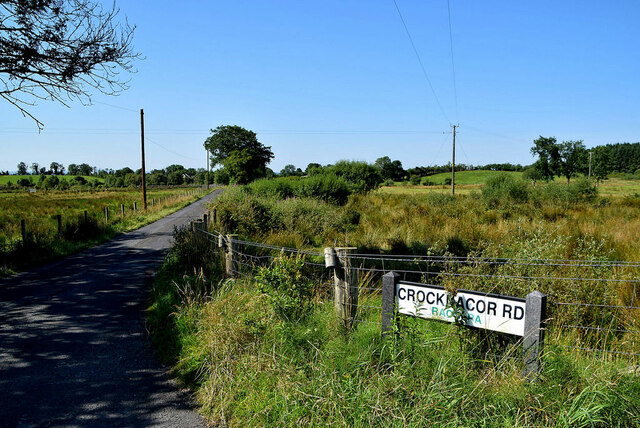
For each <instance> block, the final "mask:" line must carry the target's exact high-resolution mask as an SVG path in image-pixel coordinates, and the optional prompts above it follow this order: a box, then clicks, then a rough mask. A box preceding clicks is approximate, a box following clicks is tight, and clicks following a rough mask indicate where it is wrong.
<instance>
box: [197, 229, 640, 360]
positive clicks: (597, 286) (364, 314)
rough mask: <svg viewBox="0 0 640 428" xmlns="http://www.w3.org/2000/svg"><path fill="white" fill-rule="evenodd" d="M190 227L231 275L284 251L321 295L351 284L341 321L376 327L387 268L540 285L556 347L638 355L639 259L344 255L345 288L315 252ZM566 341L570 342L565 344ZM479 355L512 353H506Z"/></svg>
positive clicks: (415, 275)
mask: <svg viewBox="0 0 640 428" xmlns="http://www.w3.org/2000/svg"><path fill="white" fill-rule="evenodd" d="M193 230H194V232H199V233H200V234H201V235H202V236H203V237H204V238H205V239H206V240H207V241H208V242H210V243H211V244H212V245H214V246H219V245H222V250H223V251H226V253H227V254H229V255H231V257H232V260H233V264H232V267H231V269H230V273H231V274H233V275H234V276H236V277H239V278H247V279H251V278H252V275H253V273H254V271H255V270H256V269H257V268H259V267H264V266H268V265H269V264H270V263H272V262H273V260H275V259H277V258H278V257H281V256H282V255H283V254H290V255H294V256H301V257H302V259H303V262H304V265H305V267H306V268H307V269H308V270H309V273H310V275H312V277H313V279H314V281H316V283H317V284H318V285H319V286H320V287H321V289H322V290H325V291H323V293H326V292H330V291H336V290H343V292H347V290H353V289H357V290H358V292H359V302H358V304H357V305H356V312H355V316H352V317H344V319H343V320H344V321H345V322H346V323H349V324H373V325H381V321H380V319H381V318H380V316H381V311H382V304H381V301H380V298H381V292H382V285H381V279H382V275H384V274H386V273H388V272H390V271H394V272H396V273H398V274H400V276H401V278H402V279H403V280H405V281H413V282H416V280H419V282H420V283H425V282H429V283H432V284H434V285H445V284H449V285H451V286H453V288H456V289H459V288H460V289H461V288H465V289H475V288H473V287H474V286H475V285H477V283H479V282H481V283H485V284H489V286H490V288H488V289H482V290H479V289H478V290H477V291H482V292H498V293H501V292H502V289H503V288H505V287H516V288H518V289H522V285H521V284H524V283H530V290H529V291H533V290H534V289H535V288H537V289H540V287H543V288H544V291H543V292H544V293H545V294H546V295H547V298H548V311H549V316H550V318H549V326H548V330H549V334H552V335H554V337H556V338H558V340H559V343H558V346H559V347H562V348H567V349H574V350H578V351H588V352H604V353H609V354H612V355H623V356H630V357H636V356H638V355H640V340H639V339H640V307H639V306H638V304H637V300H638V299H637V297H636V296H637V288H638V287H637V284H638V283H640V275H639V268H640V262H625V261H600V260H563V259H522V258H513V259H509V258H488V257H459V256H432V255H428V256H420V255H417V256H413V255H387V254H347V255H341V256H340V257H342V262H343V263H347V266H349V269H350V270H351V271H352V272H353V273H354V274H355V275H356V276H357V277H358V278H359V283H358V284H357V285H356V286H345V285H344V284H342V283H340V282H335V281H334V279H333V278H334V273H333V271H332V270H330V269H327V268H326V267H325V264H324V263H322V262H321V261H320V260H318V259H322V258H323V257H324V253H323V252H320V251H314V250H301V249H296V248H290V247H282V246H277V245H270V244H264V243H256V242H251V241H246V240H239V239H235V238H234V239H233V240H231V238H230V237H229V236H226V235H224V234H223V233H222V232H221V231H218V230H213V229H212V228H209V230H204V227H201V226H199V227H195V228H194V229H193ZM514 284H515V285H514ZM518 284H520V285H518ZM534 287H535V288H534ZM620 290H622V291H620ZM624 290H627V293H628V294H626V295H625V294H624ZM541 291H542V290H541ZM336 292H337V291H336ZM620 293H622V294H620ZM503 294H505V293H503ZM510 295H515V294H510ZM598 296H599V297H598ZM620 296H622V297H620ZM625 296H626V297H625ZM518 297H524V296H518ZM598 299H600V300H599V301H598ZM341 305H342V306H343V307H346V306H351V305H348V304H346V303H341ZM569 332H572V333H570V334H569ZM568 334H569V336H567V335H568ZM565 336H566V337H565ZM570 341H573V343H569V344H568V342H570ZM621 349H624V350H621ZM484 355H485V357H486V358H494V357H495V358H515V357H513V356H509V355H507V354H502V355H500V354H489V353H485V354H484ZM481 361H482V360H481Z"/></svg>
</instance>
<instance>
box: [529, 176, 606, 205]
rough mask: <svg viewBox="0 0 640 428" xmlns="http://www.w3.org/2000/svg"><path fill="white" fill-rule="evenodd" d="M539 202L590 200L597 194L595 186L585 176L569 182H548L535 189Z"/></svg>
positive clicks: (571, 202) (570, 202) (573, 202)
mask: <svg viewBox="0 0 640 428" xmlns="http://www.w3.org/2000/svg"><path fill="white" fill-rule="evenodd" d="M536 196H537V198H538V199H539V200H540V202H544V201H549V202H555V203H558V202H564V203H569V204H575V203H578V202H592V201H594V200H595V198H596V197H597V196H598V189H597V187H596V186H595V185H594V184H593V183H592V182H590V181H589V180H588V179H586V178H579V179H577V180H575V181H574V182H573V183H571V184H568V185H567V184H562V183H548V184H546V185H544V186H542V187H539V188H538V190H537V195H536Z"/></svg>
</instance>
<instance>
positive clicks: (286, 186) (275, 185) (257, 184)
mask: <svg viewBox="0 0 640 428" xmlns="http://www.w3.org/2000/svg"><path fill="white" fill-rule="evenodd" d="M292 178H293V179H292ZM297 187H299V186H298V180H297V178H296V177H285V178H261V179H259V180H256V181H254V182H252V183H250V184H248V185H247V186H246V189H247V190H248V191H249V192H250V193H251V194H252V195H256V196H267V197H273V198H276V199H286V198H290V197H292V196H295V195H296V194H297V193H298V190H297Z"/></svg>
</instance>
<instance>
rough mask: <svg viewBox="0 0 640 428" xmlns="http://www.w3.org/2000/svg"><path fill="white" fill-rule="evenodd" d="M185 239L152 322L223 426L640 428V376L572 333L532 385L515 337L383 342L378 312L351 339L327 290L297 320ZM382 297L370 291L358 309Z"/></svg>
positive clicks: (180, 371) (445, 331)
mask: <svg viewBox="0 0 640 428" xmlns="http://www.w3.org/2000/svg"><path fill="white" fill-rule="evenodd" d="M178 237H179V238H178V239H177V243H178V244H177V245H176V247H174V249H173V250H172V252H171V253H170V255H169V256H168V258H167V261H166V263H165V265H164V267H163V269H162V271H161V272H160V276H159V278H158V280H157V281H156V283H155V285H154V289H155V292H154V293H155V295H156V303H155V304H154V306H153V307H152V308H151V317H150V319H151V321H152V323H151V324H152V327H153V331H154V332H156V335H159V336H156V337H157V339H156V340H157V343H158V344H160V347H161V349H162V350H163V352H164V351H167V352H165V353H164V354H163V355H164V357H165V358H166V360H167V361H169V362H172V363H173V364H174V373H175V374H176V375H177V376H178V377H180V378H181V379H183V380H184V381H185V382H187V383H188V384H189V385H191V386H192V387H194V388H195V389H196V395H197V398H198V401H199V403H200V405H201V408H202V412H203V413H204V414H205V415H206V416H207V418H208V419H209V420H211V421H212V422H213V423H215V424H219V425H222V426H297V425H303V426H425V425H429V426H431V425H436V424H437V425H443V426H505V427H506V426H509V427H511V426H540V427H542V426H545V427H546V426H640V419H639V417H638V415H639V414H640V380H639V378H638V377H637V376H635V375H633V374H630V373H627V372H625V369H626V368H627V364H628V363H625V361H624V360H617V359H616V358H614V357H604V358H601V357H599V356H594V355H592V354H581V353H580V352H579V351H567V350H565V349H564V348H562V347H561V346H559V345H562V344H563V343H566V342H563V341H562V340H564V341H568V340H570V339H569V338H564V339H562V340H561V341H558V342H555V343H553V342H552V343H550V344H548V345H547V348H546V355H545V360H544V364H545V366H544V371H543V373H542V374H541V375H540V377H539V378H538V379H537V380H536V381H535V382H533V383H531V384H527V383H526V382H525V381H524V380H523V379H522V364H521V362H520V359H519V358H518V357H519V354H518V353H517V350H518V349H519V348H518V344H517V343H516V344H509V343H507V344H506V345H501V346H502V348H501V351H502V352H504V353H505V354H506V355H507V358H494V359H486V358H487V357H483V358H479V356H483V355H486V354H485V353H483V352H480V351H482V349H481V348H483V347H486V346H487V345H486V342H485V341H484V338H483V337H482V336H479V335H477V334H475V333H469V332H468V331H467V330H461V329H460V327H458V326H456V325H450V324H442V323H437V322H424V321H422V320H416V319H411V318H403V319H401V320H400V321H399V322H398V323H397V324H396V327H395V331H394V334H393V335H391V336H390V338H389V339H387V340H382V339H381V337H380V330H379V329H380V327H379V324H377V323H378V322H379V316H380V314H379V312H377V311H374V310H364V311H363V312H362V313H361V315H360V318H361V320H362V321H364V322H362V323H359V324H358V327H357V328H356V329H354V330H353V331H350V332H346V331H345V330H344V328H343V326H342V323H341V322H340V320H339V319H337V318H336V315H335V313H334V309H333V305H332V304H331V302H330V301H329V300H328V299H326V297H324V295H323V293H322V290H318V293H317V295H316V297H315V301H314V304H312V305H309V306H307V310H308V313H307V314H306V316H305V317H302V318H297V317H296V318H295V321H291V320H290V319H289V318H288V317H283V316H281V314H279V312H278V311H279V309H278V308H279V306H278V304H277V302H276V304H273V302H272V301H271V300H270V296H269V295H268V294H265V293H263V292H260V287H259V286H258V285H257V284H254V283H253V282H251V281H250V280H226V281H221V280H220V277H219V276H218V275H219V263H220V261H219V259H217V258H215V257H211V254H209V253H207V251H208V250H206V249H203V248H201V245H202V243H198V242H193V239H194V238H193V237H192V236H191V235H189V234H184V233H183V232H181V233H180V234H178ZM200 252H202V254H207V256H206V257H202V258H199V257H198V256H197V254H199V253H200ZM180 254H182V256H180ZM187 260H191V261H189V262H187ZM207 263H208V264H209V267H206V265H207ZM194 267H195V271H194ZM274 268H277V267H276V266H274ZM275 272H276V271H274V272H272V274H275ZM189 290H191V291H189ZM194 290H196V291H194ZM197 290H208V294H206V295H205V294H203V293H200V292H198V291H197ZM263 291H266V290H265V289H264V288H263ZM167 296H170V297H167ZM379 299H380V296H379V295H378V294H375V293H373V294H372V293H363V294H361V299H360V305H362V306H363V307H364V308H367V307H374V306H377V305H379ZM158 302H162V304H159V303H158ZM270 303H271V304H270ZM162 308H163V309H162ZM160 315H162V316H160ZM163 320H164V321H163ZM163 322H164V324H163ZM164 335H168V336H169V338H172V339H173V341H171V340H169V339H168V338H167V337H164ZM166 343H170V344H171V346H170V347H169V346H166V345H165V344H166ZM168 351H170V352H168ZM508 357H514V358H508Z"/></svg>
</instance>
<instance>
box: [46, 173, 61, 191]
mask: <svg viewBox="0 0 640 428" xmlns="http://www.w3.org/2000/svg"><path fill="white" fill-rule="evenodd" d="M59 184H60V179H59V178H58V176H57V175H48V176H47V177H46V178H45V179H44V181H43V182H42V187H44V188H45V189H47V190H51V189H55V188H56V187H57V186H58V185H59Z"/></svg>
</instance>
